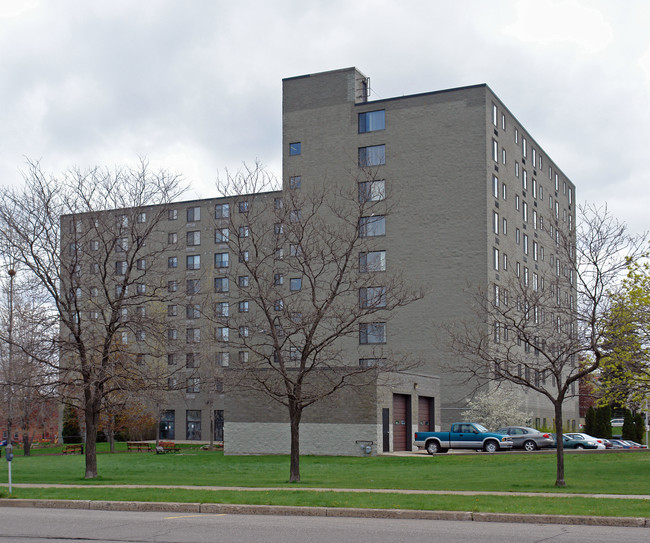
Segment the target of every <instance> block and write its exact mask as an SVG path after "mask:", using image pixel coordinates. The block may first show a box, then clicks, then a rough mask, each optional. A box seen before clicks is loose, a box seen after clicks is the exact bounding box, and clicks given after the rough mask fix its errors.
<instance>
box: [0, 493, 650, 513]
mask: <svg viewBox="0 0 650 543" xmlns="http://www.w3.org/2000/svg"><path fill="white" fill-rule="evenodd" d="M0 497H7V491H6V489H3V490H2V491H0ZM12 497H14V498H26V499H56V500H72V499H75V500H110V501H143V502H162V501H169V502H185V503H188V502H189V503H197V502H198V503H231V504H261V505H284V506H309V507H358V508H376V509H418V510H431V511H472V512H493V513H519V514H551V515H566V514H571V515H587V516H615V517H647V516H648V510H649V508H650V504H649V503H648V501H647V500H626V499H616V500H614V499H610V500H605V499H596V498H544V497H527V496H498V497H495V496H456V495H424V496H423V495H412V494H411V495H409V494H393V493H386V494H383V493H382V494H376V493H375V494H373V493H364V492H361V493H359V492H330V491H325V492H311V491H300V492H295V491H291V490H284V491H283V490H272V491H265V492H260V491H241V492H237V491H208V490H183V489H156V490H152V489H144V488H143V489H140V488H138V489H119V488H110V489H103V488H92V487H89V488H83V489H77V488H75V489H61V488H17V489H14V492H13V494H12Z"/></svg>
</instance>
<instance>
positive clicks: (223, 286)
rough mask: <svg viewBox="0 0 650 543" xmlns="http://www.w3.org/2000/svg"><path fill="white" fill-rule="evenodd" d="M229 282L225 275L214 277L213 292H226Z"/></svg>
mask: <svg viewBox="0 0 650 543" xmlns="http://www.w3.org/2000/svg"><path fill="white" fill-rule="evenodd" d="M228 289H229V284H228V278H227V277H215V278H214V291H215V292H228Z"/></svg>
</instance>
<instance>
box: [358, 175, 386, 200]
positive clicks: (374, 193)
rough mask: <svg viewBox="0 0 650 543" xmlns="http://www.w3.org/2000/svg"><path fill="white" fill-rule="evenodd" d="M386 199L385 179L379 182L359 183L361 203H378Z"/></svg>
mask: <svg viewBox="0 0 650 543" xmlns="http://www.w3.org/2000/svg"><path fill="white" fill-rule="evenodd" d="M385 198H386V182H385V181H384V180H383V179H378V180H377V181H363V182H361V183H359V202H360V203H365V202H378V201H380V200H384V199H385Z"/></svg>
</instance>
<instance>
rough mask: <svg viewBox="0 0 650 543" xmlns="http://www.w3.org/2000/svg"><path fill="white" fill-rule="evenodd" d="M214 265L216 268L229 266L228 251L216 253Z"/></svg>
mask: <svg viewBox="0 0 650 543" xmlns="http://www.w3.org/2000/svg"><path fill="white" fill-rule="evenodd" d="M214 267H215V268H227V267H228V253H215V255H214Z"/></svg>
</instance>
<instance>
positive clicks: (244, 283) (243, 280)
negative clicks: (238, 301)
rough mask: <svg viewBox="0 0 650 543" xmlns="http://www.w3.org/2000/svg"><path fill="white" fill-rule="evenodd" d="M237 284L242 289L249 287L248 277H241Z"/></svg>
mask: <svg viewBox="0 0 650 543" xmlns="http://www.w3.org/2000/svg"><path fill="white" fill-rule="evenodd" d="M237 284H238V285H239V287H240V288H246V287H247V286H248V285H249V279H248V275H240V276H239V277H238V278H237Z"/></svg>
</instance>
